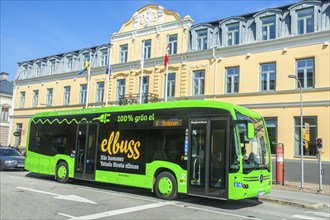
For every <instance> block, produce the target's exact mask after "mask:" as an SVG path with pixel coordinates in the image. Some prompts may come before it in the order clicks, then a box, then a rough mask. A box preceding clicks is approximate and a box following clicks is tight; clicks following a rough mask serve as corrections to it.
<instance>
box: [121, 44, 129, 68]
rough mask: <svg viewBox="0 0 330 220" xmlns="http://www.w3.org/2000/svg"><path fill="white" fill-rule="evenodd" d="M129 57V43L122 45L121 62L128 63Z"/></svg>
mask: <svg viewBox="0 0 330 220" xmlns="http://www.w3.org/2000/svg"><path fill="white" fill-rule="evenodd" d="M127 57H128V45H127V44H125V45H121V46H120V56H119V59H120V60H119V62H120V63H126V62H127Z"/></svg>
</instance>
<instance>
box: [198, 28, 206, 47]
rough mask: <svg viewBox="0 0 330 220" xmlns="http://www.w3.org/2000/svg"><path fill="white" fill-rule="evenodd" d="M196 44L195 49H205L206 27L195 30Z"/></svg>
mask: <svg viewBox="0 0 330 220" xmlns="http://www.w3.org/2000/svg"><path fill="white" fill-rule="evenodd" d="M196 46H197V48H196V49H197V50H206V49H207V29H202V30H198V31H196Z"/></svg>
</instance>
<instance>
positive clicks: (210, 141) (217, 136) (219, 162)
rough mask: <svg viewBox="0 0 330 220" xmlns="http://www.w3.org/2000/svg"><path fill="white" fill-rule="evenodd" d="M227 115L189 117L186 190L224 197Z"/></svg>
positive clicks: (193, 193)
mask: <svg viewBox="0 0 330 220" xmlns="http://www.w3.org/2000/svg"><path fill="white" fill-rule="evenodd" d="M227 123H228V122H227V119H225V118H224V119H222V118H216V119H211V118H210V119H191V120H190V124H189V131H190V141H189V143H190V146H189V151H188V155H189V156H188V194H192V195H203V196H209V197H218V198H226V197H227V191H226V181H227V180H226V173H227V169H226V163H225V161H226V144H227V141H228V140H227V139H228V138H227V132H226V129H227Z"/></svg>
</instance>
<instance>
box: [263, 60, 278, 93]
mask: <svg viewBox="0 0 330 220" xmlns="http://www.w3.org/2000/svg"><path fill="white" fill-rule="evenodd" d="M264 65H274V70H267V71H263V70H262V67H263V66H264ZM272 74H274V78H275V84H274V89H271V88H270V79H271V75H272ZM263 75H266V87H267V88H266V89H263V84H262V82H263ZM275 90H276V63H262V64H260V91H263V92H264V91H275Z"/></svg>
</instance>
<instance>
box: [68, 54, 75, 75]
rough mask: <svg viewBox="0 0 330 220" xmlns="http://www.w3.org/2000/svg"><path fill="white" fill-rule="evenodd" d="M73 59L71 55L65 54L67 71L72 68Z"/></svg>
mask: <svg viewBox="0 0 330 220" xmlns="http://www.w3.org/2000/svg"><path fill="white" fill-rule="evenodd" d="M70 59H71V60H70ZM73 59H74V58H73V55H69V56H66V71H67V72H70V71H72V70H73Z"/></svg>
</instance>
